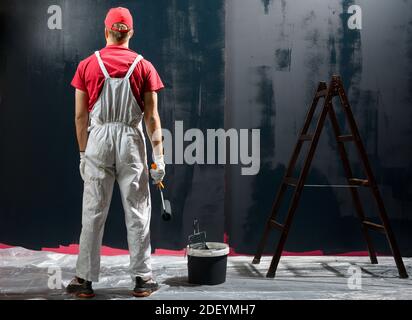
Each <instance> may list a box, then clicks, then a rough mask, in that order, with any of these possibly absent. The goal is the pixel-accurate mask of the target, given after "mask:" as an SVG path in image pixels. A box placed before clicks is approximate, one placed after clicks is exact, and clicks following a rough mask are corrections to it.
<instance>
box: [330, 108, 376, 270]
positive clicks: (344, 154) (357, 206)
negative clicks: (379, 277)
mask: <svg viewBox="0 0 412 320" xmlns="http://www.w3.org/2000/svg"><path fill="white" fill-rule="evenodd" d="M329 117H330V120H331V122H332V127H333V131H334V134H335V138H336V141H337V144H338V151H339V155H340V158H341V160H342V164H343V169H344V171H345V175H346V179H347V181H348V184H349V179H352V178H353V173H352V169H351V167H350V163H349V159H348V154H347V152H346V149H345V145H344V144H343V142H342V141H339V136H340V135H341V131H340V127H339V122H338V119H337V117H336V113H335V110H334V109H333V105H332V106H331V108H330V110H329ZM350 192H351V195H352V199H353V202H354V205H355V209H356V212H357V215H358V218H359V220H360V223H361V228H362V234H363V237H364V238H365V241H366V244H367V246H368V251H369V258H370V260H371V263H372V264H377V263H378V259H377V258H376V252H375V249H374V247H373V243H372V239H371V237H370V235H369V232H368V229H367V227H366V226H365V225H364V224H363V222H364V221H365V220H366V217H365V213H364V211H363V208H362V204H361V201H360V198H359V193H358V191H357V190H356V189H354V188H350Z"/></svg>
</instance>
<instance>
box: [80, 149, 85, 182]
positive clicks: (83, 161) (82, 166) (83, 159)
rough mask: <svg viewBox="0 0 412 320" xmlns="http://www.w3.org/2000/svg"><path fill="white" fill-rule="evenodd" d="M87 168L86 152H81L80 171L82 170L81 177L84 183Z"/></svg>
mask: <svg viewBox="0 0 412 320" xmlns="http://www.w3.org/2000/svg"><path fill="white" fill-rule="evenodd" d="M85 166H86V159H85V154H84V152H80V165H79V170H80V175H81V177H82V179H83V181H84V168H85Z"/></svg>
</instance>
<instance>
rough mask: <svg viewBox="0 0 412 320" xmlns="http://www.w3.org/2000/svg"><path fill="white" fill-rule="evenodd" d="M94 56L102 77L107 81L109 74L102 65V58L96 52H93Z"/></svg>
mask: <svg viewBox="0 0 412 320" xmlns="http://www.w3.org/2000/svg"><path fill="white" fill-rule="evenodd" d="M95 55H96V57H97V61H98V62H99V66H100V69H102V72H103V74H104V77H105V78H106V79H109V78H110V76H109V73H108V72H107V70H106V67H105V66H104V63H103V60H102V58H101V57H100V52H99V51H96V52H95Z"/></svg>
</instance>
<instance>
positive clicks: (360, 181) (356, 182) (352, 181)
mask: <svg viewBox="0 0 412 320" xmlns="http://www.w3.org/2000/svg"><path fill="white" fill-rule="evenodd" d="M349 183H350V184H351V185H354V186H363V187H367V186H369V180H365V179H349Z"/></svg>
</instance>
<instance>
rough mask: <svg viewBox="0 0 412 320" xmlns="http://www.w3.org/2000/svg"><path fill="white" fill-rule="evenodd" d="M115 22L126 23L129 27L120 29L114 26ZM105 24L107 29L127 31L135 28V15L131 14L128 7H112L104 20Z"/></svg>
mask: <svg viewBox="0 0 412 320" xmlns="http://www.w3.org/2000/svg"><path fill="white" fill-rule="evenodd" d="M115 23H122V24H125V25H126V26H127V29H118V28H116V27H114V26H113V25H114V24H115ZM104 24H105V26H106V28H107V30H113V31H119V32H122V33H126V32H129V31H130V30H132V29H133V17H132V15H131V14H130V11H129V9H127V8H122V7H118V8H111V9H110V10H109V12H108V13H107V16H106V19H105V20H104Z"/></svg>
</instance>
